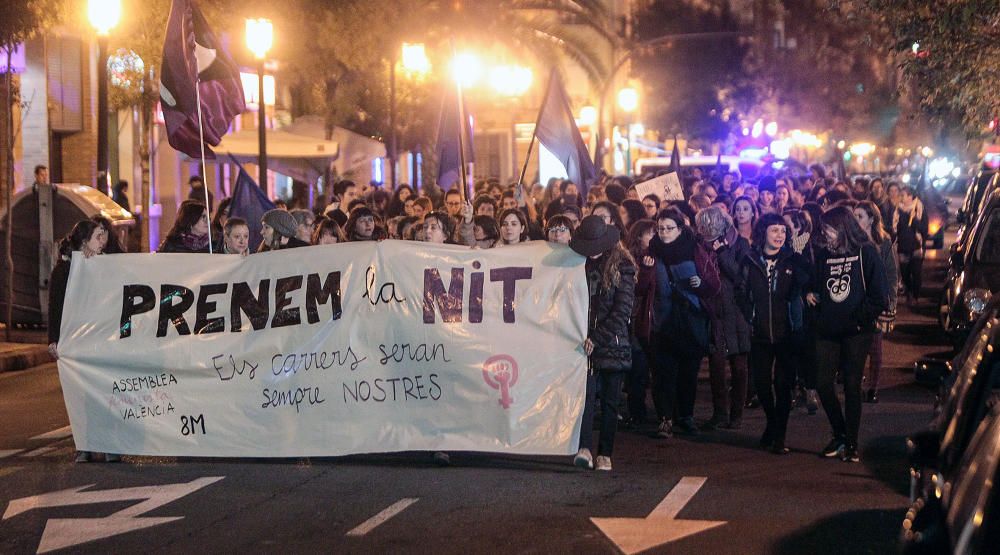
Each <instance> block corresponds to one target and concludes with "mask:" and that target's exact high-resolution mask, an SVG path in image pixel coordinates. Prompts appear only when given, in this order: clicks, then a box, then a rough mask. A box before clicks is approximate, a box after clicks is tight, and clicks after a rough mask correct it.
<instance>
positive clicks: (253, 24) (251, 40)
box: [246, 18, 274, 191]
mask: <svg viewBox="0 0 1000 555" xmlns="http://www.w3.org/2000/svg"><path fill="white" fill-rule="evenodd" d="M246 35H247V37H246V40H247V48H249V49H250V51H251V52H253V55H254V57H256V58H257V87H258V88H257V98H258V99H259V100H258V102H257V143H258V153H257V168H258V169H259V170H260V173H259V181H258V182H257V183H258V184H259V185H260V186H261V187H262V188H263V189H264V190H265V191H266V190H267V102H266V100H265V98H266V97H265V96H264V58H265V57H267V52H268V50H270V49H271V46H272V45H273V44H274V28H273V26H272V25H271V21H270V20H268V19H264V18H258V19H247V23H246Z"/></svg>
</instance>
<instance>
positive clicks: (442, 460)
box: [434, 451, 451, 466]
mask: <svg viewBox="0 0 1000 555" xmlns="http://www.w3.org/2000/svg"><path fill="white" fill-rule="evenodd" d="M434 462H436V463H437V464H438V466H451V457H450V456H448V453H445V452H444V451H435V452H434Z"/></svg>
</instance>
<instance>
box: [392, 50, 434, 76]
mask: <svg viewBox="0 0 1000 555" xmlns="http://www.w3.org/2000/svg"><path fill="white" fill-rule="evenodd" d="M400 63H401V65H402V67H403V70H404V71H406V72H407V73H412V74H415V75H419V76H423V75H427V74H428V73H430V72H431V61H430V59H428V58H427V52H426V51H425V50H424V45H423V44H421V43H409V42H404V43H403V55H402V57H401V58H400Z"/></svg>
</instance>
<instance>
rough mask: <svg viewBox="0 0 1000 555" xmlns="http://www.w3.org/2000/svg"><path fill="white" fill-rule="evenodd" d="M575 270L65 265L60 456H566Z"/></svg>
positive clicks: (495, 265) (574, 383)
mask: <svg viewBox="0 0 1000 555" xmlns="http://www.w3.org/2000/svg"><path fill="white" fill-rule="evenodd" d="M583 260H584V259H583V258H582V257H580V256H578V255H577V254H575V253H573V252H572V251H571V250H569V249H568V248H566V247H564V246H561V245H554V244H552V243H547V242H533V243H528V244H525V245H520V246H514V247H504V248H497V249H491V250H480V249H472V250H470V249H468V248H466V247H460V246H451V245H441V246H435V245H430V244H427V243H412V242H405V241H384V242H381V243H367V242H366V243H347V244H340V245H331V246H322V247H309V248H300V249H292V250H285V251H276V252H269V253H262V254H254V255H252V256H250V257H247V258H240V257H238V256H223V255H215V256H210V255H203V254H201V255H188V254H121V255H104V256H97V257H93V258H90V259H84V258H83V257H81V256H80V255H78V254H77V255H75V256H74V258H73V262H72V270H71V273H70V279H69V289H68V291H67V294H66V303H65V308H64V311H63V320H62V329H61V331H60V334H61V339H60V342H59V377H60V380H61V382H62V387H63V395H64V397H65V399H66V408H67V410H68V412H69V418H70V423H71V424H72V426H73V435H74V439H75V441H76V446H77V449H80V450H86V451H100V452H109V453H122V454H134V455H163V456H218V457H299V456H301V457H307V456H334V455H346V454H352V453H375V452H390V451H407V450H441V451H449V450H456V451H461V450H466V451H494V452H507V453H521V454H552V455H556V454H561V455H566V454H572V453H574V452H575V451H576V445H577V440H578V437H577V436H578V434H579V430H580V420H581V415H582V412H583V403H584V391H585V386H586V383H585V382H586V366H587V361H586V357H585V355H584V354H583V351H582V348H581V343H582V342H583V340H584V338H585V336H586V331H587V330H586V323H587V307H588V294H587V283H586V277H585V275H584V271H583Z"/></svg>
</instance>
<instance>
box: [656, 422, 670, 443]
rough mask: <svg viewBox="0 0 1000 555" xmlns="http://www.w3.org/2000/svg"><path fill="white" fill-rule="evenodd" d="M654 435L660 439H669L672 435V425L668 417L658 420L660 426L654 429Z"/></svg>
mask: <svg viewBox="0 0 1000 555" xmlns="http://www.w3.org/2000/svg"><path fill="white" fill-rule="evenodd" d="M655 436H656V437H658V438H660V439H669V438H672V437H674V425H673V422H671V421H670V420H669V419H667V418H664V419H663V420H660V426H659V427H658V428H657V429H656V434H655Z"/></svg>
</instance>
